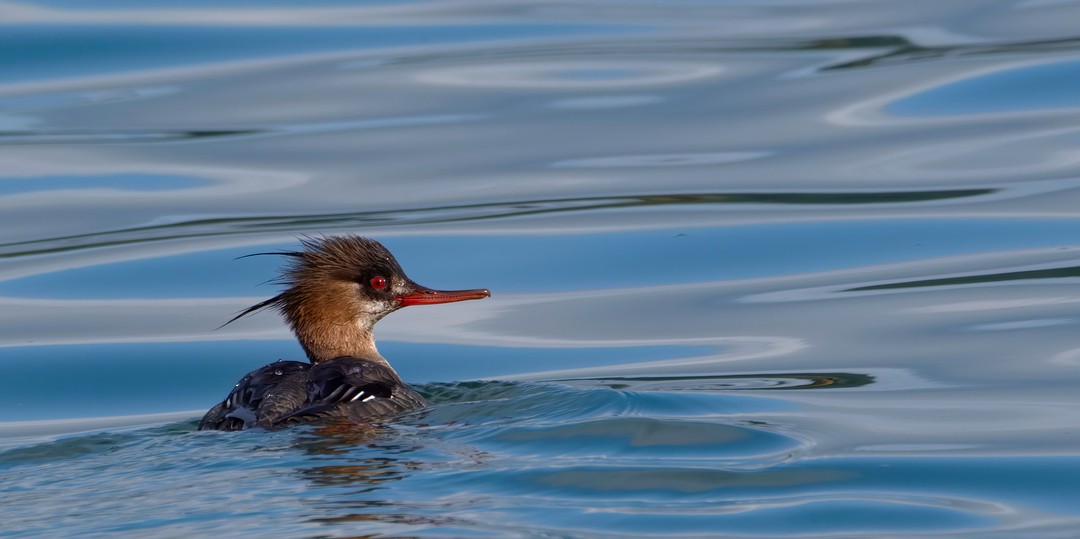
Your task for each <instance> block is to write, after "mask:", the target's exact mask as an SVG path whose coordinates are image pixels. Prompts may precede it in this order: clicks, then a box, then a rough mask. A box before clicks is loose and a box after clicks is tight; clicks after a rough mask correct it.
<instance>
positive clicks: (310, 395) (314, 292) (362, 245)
mask: <svg viewBox="0 0 1080 539" xmlns="http://www.w3.org/2000/svg"><path fill="white" fill-rule="evenodd" d="M300 242H301V244H302V246H303V249H302V250H298V251H282V252H272V253H255V254H253V255H247V256H255V255H281V256H285V257H287V264H286V266H285V268H284V270H283V271H282V275H281V276H280V277H279V278H278V279H276V280H275V281H276V282H277V283H278V284H282V285H284V286H285V289H284V290H283V291H282V292H281V293H280V294H278V295H276V296H274V297H272V298H270V299H267V300H265V301H262V302H260V303H257V304H255V305H252V306H251V307H249V308H247V309H245V310H244V311H242V312H240V313H239V314H237V315H236V316H235V317H233V318H232V319H231V320H229V321H228V322H226V323H225V324H223V325H222V326H221V327H224V326H225V325H228V324H231V323H232V322H235V321H236V320H239V319H240V318H243V317H244V316H247V315H249V314H252V313H255V312H257V311H261V310H264V309H275V310H277V311H278V312H279V313H280V314H281V315H282V316H283V317H284V319H285V321H286V322H287V323H288V325H289V327H290V328H291V329H292V332H293V334H294V335H295V336H296V339H297V340H298V341H299V342H300V346H301V347H302V348H303V349H304V353H305V354H306V355H307V361H306V362H304V361H288V360H278V361H276V362H274V363H270V364H269V365H266V366H264V367H261V368H259V369H256V370H254V371H251V372H249V373H248V374H246V375H244V376H243V377H242V378H241V379H240V381H239V382H237V383H236V385H235V386H233V389H232V391H230V392H229V394H228V395H227V396H226V397H225V398H224V399H223V400H222V401H221V402H218V403H217V404H215V405H214V406H213V407H212V408H210V410H209V411H207V412H206V414H205V415H204V416H203V418H202V420H201V421H200V422H199V426H198V429H199V430H224V431H237V430H244V429H252V428H262V429H268V430H275V429H281V428H284V427H288V426H291V425H296V424H303V423H313V422H320V421H330V420H334V421H345V422H350V423H354V424H357V425H370V424H372V423H375V422H377V421H379V420H382V419H386V418H390V417H392V416H395V415H399V414H402V413H405V412H408V411H411V410H415V409H418V408H421V407H424V406H426V403H425V401H424V398H423V397H422V396H421V395H420V394H419V393H417V392H416V390H414V389H413V388H411V387H409V385H408V384H406V383H405V382H403V381H402V379H401V377H400V376H399V375H398V373H397V371H395V370H394V368H393V367H391V366H390V363H389V362H388V361H387V360H386V358H384V357H383V356H382V355H381V354H380V353H379V351H378V349H377V348H376V347H375V337H374V327H375V324H376V323H377V322H378V321H379V320H381V319H382V318H383V317H385V316H386V315H388V314H390V313H392V312H394V311H396V310H398V309H401V308H403V307H409V306H413V305H437V304H442V303H454V302H459V301H467V300H475V299H483V298H487V297H491V292H490V291H489V290H487V289H486V288H481V289H472V290H454V291H444V290H433V289H430V288H427V287H424V286H421V285H419V284H416V283H415V282H413V281H412V280H411V279H409V277H408V276H407V275H406V274H405V272H404V270H402V269H401V265H400V264H398V262H397V259H395V258H394V255H392V254H391V253H390V251H389V250H388V249H387V248H386V247H384V246H383V245H382V244H381V243H379V242H377V241H375V240H372V239H369V238H365V237H363V236H359V235H355V234H343V235H334V236H324V237H318V238H313V237H305V238H302V239H300Z"/></svg>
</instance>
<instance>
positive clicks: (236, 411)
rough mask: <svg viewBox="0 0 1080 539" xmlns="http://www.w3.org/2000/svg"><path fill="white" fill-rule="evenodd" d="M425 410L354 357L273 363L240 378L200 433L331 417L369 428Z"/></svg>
mask: <svg viewBox="0 0 1080 539" xmlns="http://www.w3.org/2000/svg"><path fill="white" fill-rule="evenodd" d="M424 404H425V403H424V399H423V397H421V396H420V395H419V394H418V393H416V391H413V389H412V388H410V387H409V386H408V385H406V384H405V383H404V382H402V381H401V378H400V377H398V375H397V373H396V372H394V370H393V369H391V368H390V367H389V366H388V365H386V364H385V363H383V362H379V361H372V360H369V359H362V358H357V357H339V358H335V359H331V360H329V361H323V362H320V363H317V364H315V365H311V364H310V363H301V362H299V361H277V362H276V363H271V364H269V365H267V366H265V367H262V368H260V369H256V370H254V371H252V372H250V373H248V374H247V375H245V376H244V377H243V378H241V379H240V381H239V382H238V383H237V384H236V387H234V388H233V390H232V392H230V393H229V395H228V396H227V397H225V400H224V401H222V402H219V403H218V404H217V405H215V406H214V407H213V408H211V409H210V411H208V412H206V415H205V416H203V418H202V421H200V422H199V430H243V429H248V428H254V427H260V428H264V429H276V428H281V427H285V426H289V425H294V424H297V423H306V422H310V421H316V420H320V419H327V418H335V417H336V418H347V419H349V420H352V421H355V422H357V423H370V422H372V421H373V420H376V419H379V418H385V417H389V416H393V415H395V414H399V413H401V412H406V411H409V410H413V409H416V408H420V407H422V406H424Z"/></svg>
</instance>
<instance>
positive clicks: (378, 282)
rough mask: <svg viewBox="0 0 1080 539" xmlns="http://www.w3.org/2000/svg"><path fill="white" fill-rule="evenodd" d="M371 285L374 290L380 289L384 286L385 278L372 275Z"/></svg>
mask: <svg viewBox="0 0 1080 539" xmlns="http://www.w3.org/2000/svg"><path fill="white" fill-rule="evenodd" d="M371 287H372V288H374V289H375V290H382V289H384V288H386V279H383V278H382V277H372V278H371Z"/></svg>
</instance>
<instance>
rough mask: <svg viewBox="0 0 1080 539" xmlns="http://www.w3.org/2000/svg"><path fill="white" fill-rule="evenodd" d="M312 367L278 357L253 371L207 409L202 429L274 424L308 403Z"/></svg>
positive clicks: (238, 428)
mask: <svg viewBox="0 0 1080 539" xmlns="http://www.w3.org/2000/svg"><path fill="white" fill-rule="evenodd" d="M309 370H311V365H309V364H307V363H300V362H299V361H278V362H276V363H271V364H269V365H267V366H265V367H262V368H260V369H256V370H254V371H251V372H249V373H248V374H246V375H245V376H244V377H243V378H241V379H240V381H239V382H237V383H236V386H235V387H233V390H232V391H231V392H229V395H228V396H227V397H225V400H224V401H222V402H220V403H218V404H217V405H216V406H214V407H213V408H211V409H210V411H208V412H206V415H205V416H203V419H202V421H200V422H199V430H207V429H212V430H241V429H246V428H251V427H269V426H271V425H272V424H273V423H274V422H275V421H277V420H278V419H280V418H281V417H283V416H285V415H288V414H290V413H292V412H295V411H296V410H297V409H299V408H302V407H303V406H304V403H305V401H306V400H307V385H308V384H307V373H308V371H309Z"/></svg>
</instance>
